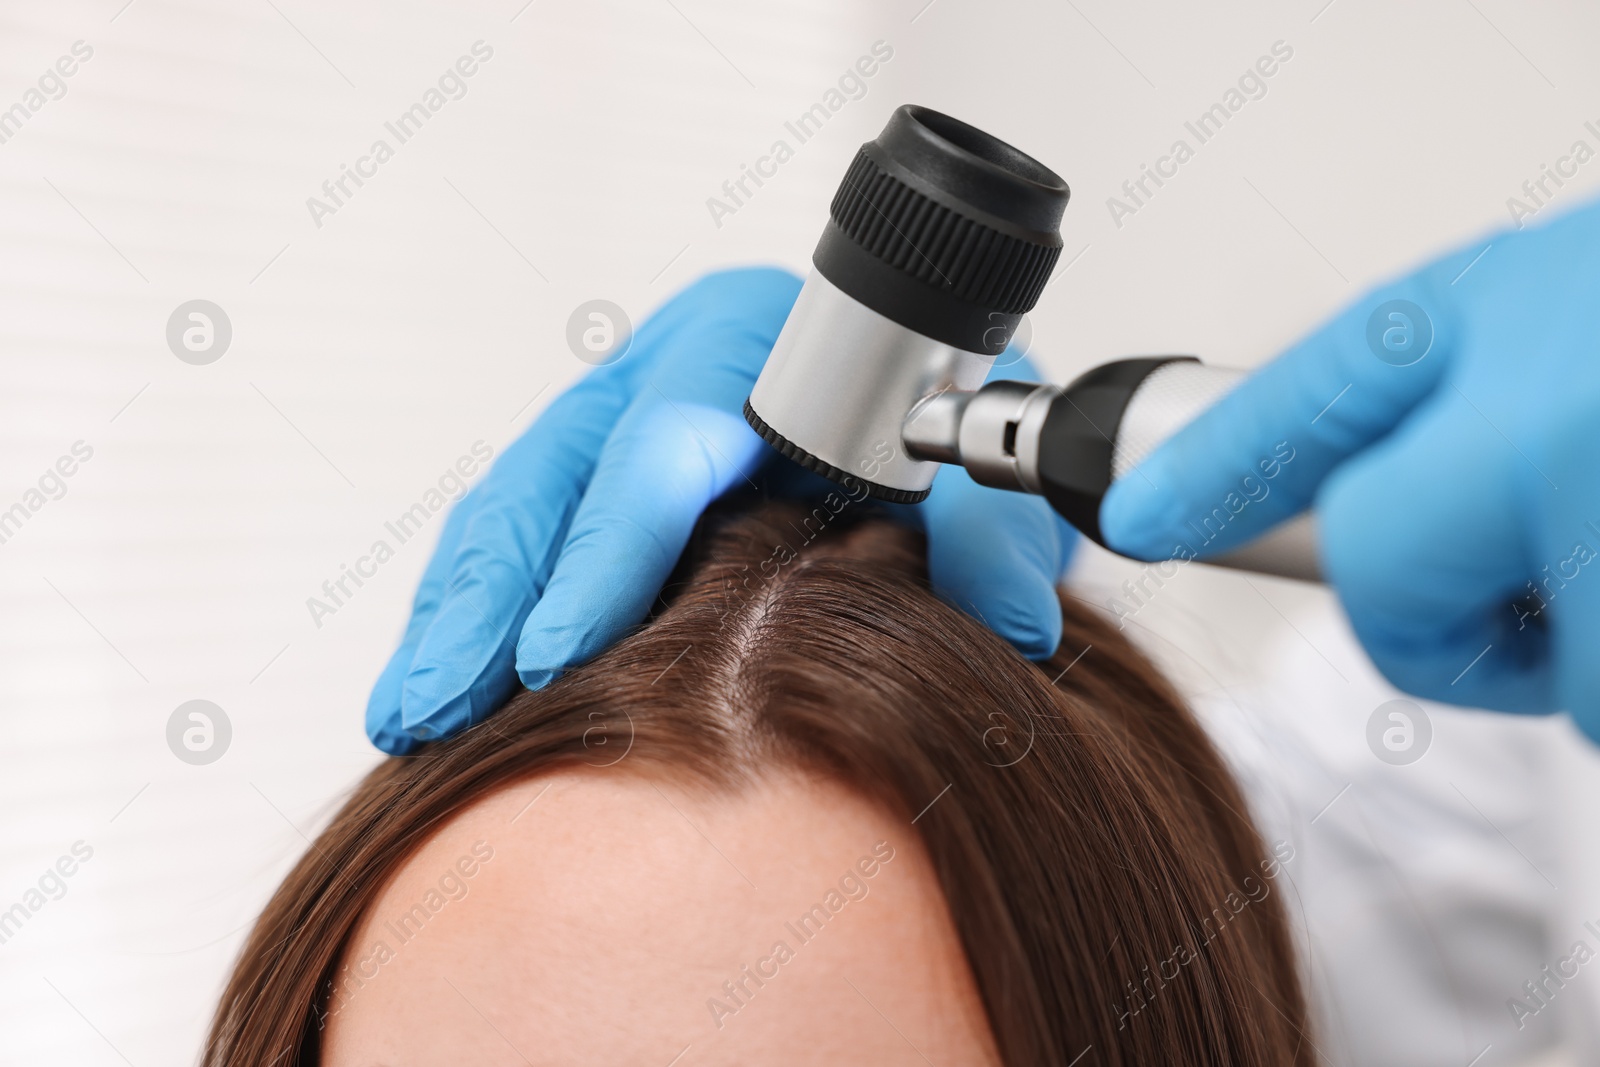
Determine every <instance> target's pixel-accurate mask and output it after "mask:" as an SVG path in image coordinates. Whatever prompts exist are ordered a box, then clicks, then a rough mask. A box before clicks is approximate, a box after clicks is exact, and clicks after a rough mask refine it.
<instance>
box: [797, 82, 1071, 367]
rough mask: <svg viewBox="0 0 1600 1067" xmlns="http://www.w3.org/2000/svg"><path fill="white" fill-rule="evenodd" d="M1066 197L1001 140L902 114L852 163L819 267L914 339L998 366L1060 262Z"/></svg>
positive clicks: (917, 110) (1059, 184)
mask: <svg viewBox="0 0 1600 1067" xmlns="http://www.w3.org/2000/svg"><path fill="white" fill-rule="evenodd" d="M1068 195H1069V191H1068V189H1067V183H1066V182H1064V181H1062V180H1061V178H1060V177H1058V176H1057V175H1056V174H1055V172H1054V171H1052V170H1050V169H1049V168H1048V167H1046V166H1044V165H1043V164H1042V163H1040V162H1038V161H1037V160H1035V159H1033V158H1032V157H1030V156H1028V155H1025V154H1024V153H1022V152H1019V151H1017V150H1016V149H1015V148H1012V147H1011V146H1010V145H1008V144H1006V143H1005V142H1004V141H1001V140H999V139H998V138H995V137H992V136H990V135H989V134H987V133H984V132H983V131H982V130H980V129H977V128H976V127H973V126H968V125H967V124H966V123H964V122H960V121H958V120H956V119H953V118H951V117H950V116H948V115H942V114H940V113H939V112H937V111H932V110H929V109H928V108H925V107H916V106H913V105H910V104H907V105H904V106H902V107H900V108H897V109H896V110H895V113H894V115H893V116H891V117H890V119H889V124H888V125H887V126H885V127H884V129H883V132H882V133H880V134H879V135H878V138H877V140H874V141H868V142H867V143H866V144H864V145H862V146H861V151H860V152H858V153H857V154H856V158H855V161H854V162H852V163H851V164H850V169H849V170H848V171H847V172H846V173H845V176H844V181H843V182H842V183H841V184H840V186H839V191H838V193H836V194H835V195H834V198H833V205H832V208H831V210H830V212H829V216H830V217H829V220H828V225H827V227H826V228H825V229H824V230H823V233H822V240H821V242H820V243H819V244H818V245H817V251H816V253H815V254H814V255H813V256H812V263H813V264H814V265H815V266H816V268H817V270H818V272H820V273H821V274H822V276H823V277H825V278H827V279H828V280H829V281H830V282H832V283H833V284H834V285H836V286H838V287H839V288H840V289H841V290H843V291H844V292H845V293H847V294H849V295H850V296H851V297H854V298H855V299H856V300H859V301H860V302H861V303H863V304H865V305H867V306H868V307H870V308H871V309H872V310H874V311H876V312H878V313H879V314H880V315H883V316H884V317H886V318H889V319H893V320H894V321H895V322H898V323H899V324H900V325H902V326H904V327H906V328H907V329H910V330H915V331H916V332H917V333H920V334H922V335H924V336H926V337H931V338H933V339H934V340H936V341H942V342H943V343H945V344H948V345H953V346H955V347H957V348H962V349H965V350H967V351H969V352H979V353H982V354H984V355H999V354H1000V353H1001V352H1002V351H1004V349H1005V347H1006V345H1007V344H1008V343H1009V342H1010V340H1011V335H1012V333H1013V331H1015V329H1016V327H1017V323H1018V322H1020V321H1021V319H1022V316H1023V314H1024V313H1025V312H1027V311H1028V310H1030V309H1031V308H1032V307H1033V305H1034V304H1035V303H1036V302H1037V301H1038V299H1039V293H1040V291H1041V290H1042V289H1043V288H1044V284H1045V282H1046V281H1048V280H1049V278H1050V272H1051V270H1052V269H1054V267H1055V264H1056V260H1057V259H1058V258H1059V257H1060V255H1061V232H1060V227H1061V213H1062V211H1063V210H1065V208H1066V206H1067V197H1068Z"/></svg>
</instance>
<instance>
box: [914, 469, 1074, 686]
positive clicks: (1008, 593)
mask: <svg viewBox="0 0 1600 1067" xmlns="http://www.w3.org/2000/svg"><path fill="white" fill-rule="evenodd" d="M917 508H918V510H920V511H921V513H922V515H923V521H924V524H925V528H926V529H927V534H928V576H929V578H930V579H931V580H932V582H933V587H934V589H935V590H936V591H937V592H938V593H939V594H940V595H941V596H942V597H944V598H945V599H946V600H948V601H949V602H950V603H952V604H954V605H955V606H956V607H958V608H960V609H961V610H962V611H965V612H966V613H967V614H968V615H971V616H973V617H974V618H976V619H978V620H979V621H981V622H983V623H985V624H986V625H987V626H988V627H989V628H990V629H991V630H993V631H994V632H995V633H997V634H999V635H1000V636H1001V637H1003V638H1005V639H1006V640H1007V641H1009V642H1011V644H1013V645H1015V646H1016V648H1017V650H1018V651H1019V652H1021V653H1022V654H1023V655H1024V656H1027V657H1028V658H1030V659H1044V658H1045V657H1047V656H1049V655H1051V654H1052V653H1054V652H1055V650H1056V646H1057V645H1059V644H1060V643H1061V603H1060V601H1059V600H1057V599H1056V583H1057V582H1059V581H1060V580H1061V574H1062V572H1063V571H1065V570H1066V566H1067V562H1068V560H1069V559H1070V558H1071V556H1072V549H1073V547H1074V546H1075V545H1076V543H1077V540H1078V534H1077V532H1076V531H1074V530H1073V529H1072V527H1071V526H1069V525H1068V524H1067V522H1066V520H1065V519H1063V518H1061V517H1060V516H1059V515H1057V514H1056V513H1055V511H1054V510H1052V509H1051V507H1050V505H1049V504H1047V503H1045V501H1044V498H1043V497H1038V496H1032V495H1029V494H1027V493H1012V492H1007V491H1006V490H1003V489H991V488H989V487H988V486H983V485H979V484H978V483H977V482H975V481H973V480H972V477H971V475H969V474H967V472H966V471H965V470H962V469H961V468H959V467H950V468H946V469H945V470H942V471H940V472H939V474H938V476H937V477H936V478H935V479H934V484H933V492H932V493H931V494H930V495H929V497H928V499H927V500H925V501H923V502H922V503H921V504H918V505H917Z"/></svg>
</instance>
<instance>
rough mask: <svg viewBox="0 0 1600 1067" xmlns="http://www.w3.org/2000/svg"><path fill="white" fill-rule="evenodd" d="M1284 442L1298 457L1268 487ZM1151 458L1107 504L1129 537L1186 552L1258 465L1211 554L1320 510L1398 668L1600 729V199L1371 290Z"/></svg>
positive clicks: (1357, 613)
mask: <svg viewBox="0 0 1600 1067" xmlns="http://www.w3.org/2000/svg"><path fill="white" fill-rule="evenodd" d="M1485 245H1490V248H1489V250H1488V252H1486V253H1485V252H1483V249H1484V247H1485ZM1480 254H1481V256H1482V258H1481V259H1477V260H1476V262H1474V260H1475V257H1478V256H1479V255H1480ZM1389 301H1409V302H1410V303H1411V304H1413V305H1415V306H1416V308H1420V309H1421V314H1419V313H1418V312H1417V310H1416V309H1415V308H1410V307H1406V306H1404V305H1389V304H1388V302H1389ZM1385 305H1387V306H1385ZM1395 316H1399V317H1395ZM1424 316H1425V318H1424ZM1428 320H1431V329H1432V341H1431V347H1430V346H1428V345H1427V344H1426V342H1427V333H1428ZM1377 353H1382V358H1380V356H1379V355H1378V354H1377ZM1412 360H1415V362H1411V361H1412ZM1406 363H1409V365H1405V366H1398V365H1396V364H1406ZM1279 442H1287V443H1288V448H1292V449H1293V454H1294V458H1293V459H1292V460H1291V461H1290V462H1289V463H1287V464H1284V465H1282V467H1281V470H1278V471H1276V472H1275V475H1276V476H1275V477H1274V478H1273V479H1272V480H1271V481H1262V479H1261V477H1260V475H1261V473H1262V471H1263V470H1264V469H1269V468H1258V466H1257V465H1258V463H1259V462H1260V461H1262V460H1263V459H1266V460H1269V461H1270V460H1271V458H1272V456H1273V451H1274V447H1275V446H1276V445H1277V444H1278V443H1279ZM1141 469H1142V470H1143V472H1144V475H1145V477H1137V476H1129V477H1124V478H1122V479H1121V480H1120V481H1118V482H1117V484H1116V485H1114V486H1113V487H1112V489H1111V491H1110V492H1109V493H1108V494H1107V496H1106V498H1105V501H1104V503H1103V504H1102V506H1101V509H1100V523H1101V528H1102V532H1103V534H1104V536H1105V538H1106V541H1107V543H1108V544H1109V545H1111V546H1113V547H1115V548H1116V549H1117V550H1118V551H1121V552H1126V553H1128V554H1130V555H1134V556H1137V557H1140V558H1145V559H1155V558H1166V557H1167V556H1168V555H1170V554H1172V553H1173V549H1174V546H1175V543H1176V542H1178V541H1189V542H1193V540H1194V534H1193V528H1192V527H1189V526H1188V521H1189V520H1191V519H1194V520H1198V519H1199V518H1200V517H1201V516H1205V515H1209V514H1211V513H1212V511H1213V509H1214V508H1216V507H1217V506H1218V505H1219V504H1221V503H1222V502H1223V500H1224V498H1225V497H1226V496H1227V495H1228V494H1229V492H1230V491H1234V492H1238V491H1239V490H1240V487H1241V484H1242V481H1243V479H1244V478H1245V477H1246V476H1248V475H1251V474H1255V475H1256V476H1257V484H1265V485H1266V486H1268V487H1269V495H1268V496H1266V497H1265V499H1263V500H1261V501H1260V502H1259V503H1250V504H1248V505H1246V506H1244V507H1243V509H1242V510H1241V511H1239V513H1238V515H1237V517H1236V518H1235V519H1233V520H1232V521H1231V522H1230V523H1229V524H1227V526H1226V527H1225V532H1224V533H1223V534H1222V536H1220V537H1218V538H1217V539H1216V541H1215V542H1213V543H1212V544H1211V545H1209V546H1207V549H1206V553H1210V552H1215V551H1220V550H1224V549H1227V548H1230V547H1233V546H1235V545H1238V544H1240V543H1242V542H1244V541H1246V540H1248V539H1249V538H1250V537H1252V536H1253V535H1255V534H1258V533H1260V532H1261V531H1263V530H1265V529H1267V528H1268V527H1269V526H1271V525H1273V524H1274V523H1275V522H1277V521H1278V520H1280V519H1283V518H1284V517H1286V516H1288V515H1291V514H1293V513H1295V512H1296V511H1299V510H1301V509H1303V508H1304V507H1305V506H1306V505H1308V504H1312V503H1314V504H1315V506H1316V512H1317V516H1318V524H1319V531H1320V544H1321V554H1322V565H1323V570H1324V573H1325V574H1326V576H1327V578H1328V580H1329V582H1330V583H1331V584H1332V586H1333V588H1334V589H1335V590H1336V591H1337V592H1338V594H1339V596H1340V598H1341V600H1342V601H1343V603H1344V607H1345V610H1346V611H1347V612H1348V613H1349V616H1350V621H1351V624H1352V625H1353V626H1354V628H1355V632H1356V634H1357V636H1358V637H1359V638H1360V639H1361V642H1362V644H1363V645H1365V646H1366V649H1367V652H1368V653H1369V654H1370V655H1371V656H1372V659H1373V661H1374V662H1375V663H1376V664H1377V666H1378V668H1379V669H1380V670H1381V671H1383V673H1384V674H1385V675H1386V676H1387V677H1388V678H1389V680H1390V681H1392V682H1393V683H1394V684H1395V685H1397V686H1399V687H1400V688H1401V689H1404V690H1406V691H1408V692H1411V693H1414V694H1416V695H1418V696H1422V697H1426V698H1429V699H1433V700H1441V701H1448V702H1450V703H1454V704H1465V705H1471V706H1475V707H1484V708H1495V709H1499V710H1503V711H1517V712H1548V711H1553V710H1556V709H1558V708H1566V709H1568V710H1570V711H1571V712H1572V715H1573V717H1574V718H1575V719H1576V721H1577V723H1578V725H1579V726H1580V727H1582V729H1583V730H1584V731H1585V732H1586V733H1587V734H1588V735H1589V736H1590V737H1591V738H1595V739H1597V740H1600V562H1596V558H1597V556H1600V204H1597V205H1591V206H1589V207H1586V208H1584V209H1583V210H1581V211H1579V212H1577V213H1575V214H1572V215H1570V216H1568V217H1566V218H1564V219H1561V220H1559V221H1557V222H1555V223H1553V224H1551V225H1549V226H1546V227H1543V228H1539V229H1530V230H1526V231H1522V232H1514V233H1508V234H1502V235H1500V236H1497V237H1494V238H1493V239H1492V241H1478V242H1476V243H1474V244H1472V245H1470V246H1468V247H1467V248H1465V249H1463V250H1462V251H1460V252H1457V253H1455V254H1453V255H1450V256H1446V257H1445V258H1444V259H1442V260H1439V261H1438V262H1436V263H1433V264H1431V265H1429V266H1427V267H1424V268H1423V269H1421V270H1419V271H1417V272H1416V273H1415V274H1413V275H1411V276H1410V277H1408V278H1405V279H1403V280H1401V281H1398V282H1396V283H1394V284H1392V285H1388V286H1385V287H1382V288H1380V289H1378V290H1377V291H1375V292H1373V293H1371V294H1370V295H1368V296H1367V297H1365V298H1364V299H1362V300H1359V301H1357V302H1356V303H1355V304H1354V305H1353V306H1351V307H1350V308H1349V309H1347V310H1346V311H1344V312H1343V313H1342V314H1340V315H1339V316H1338V317H1336V318H1335V319H1334V320H1333V321H1332V322H1330V323H1328V324H1327V325H1325V326H1324V327H1322V328H1321V329H1320V330H1318V331H1317V332H1315V333H1313V334H1312V335H1311V336H1310V337H1308V338H1306V339H1305V340H1303V341H1301V342H1299V343H1298V344H1296V345H1295V346H1294V347H1293V348H1291V349H1289V350H1288V351H1287V352H1285V353H1284V354H1283V355H1282V356H1280V357H1278V359H1276V360H1275V361H1274V362H1272V363H1270V364H1268V365H1267V366H1265V367H1263V368H1262V369H1261V370H1260V371H1259V372H1258V373H1256V374H1255V375H1253V376H1252V377H1250V378H1249V379H1247V380H1246V381H1245V382H1244V383H1242V384H1241V385H1240V386H1239V387H1238V388H1237V389H1236V390H1235V391H1234V392H1233V393H1231V394H1230V395H1228V396H1227V397H1225V398H1224V399H1223V400H1222V401H1221V402H1220V403H1218V404H1217V405H1216V407H1215V408H1214V409H1212V410H1210V411H1208V412H1206V413H1205V414H1203V415H1202V416H1200V417H1199V418H1198V419H1196V420H1195V421H1194V422H1193V423H1192V424H1190V425H1189V426H1187V427H1185V428H1184V429H1183V430H1182V431H1180V432H1179V433H1178V434H1176V435H1175V436H1174V437H1173V439H1172V440H1171V441H1169V442H1168V443H1166V444H1165V445H1163V446H1162V447H1161V448H1159V449H1157V450H1156V452H1155V453H1153V454H1152V455H1151V456H1150V457H1149V459H1147V460H1146V461H1145V463H1144V464H1142V466H1141ZM1256 491H1257V492H1259V489H1258V490H1256ZM1238 495H1239V496H1241V497H1242V496H1243V495H1244V494H1243V493H1242V492H1238ZM1230 510H1232V509H1231V508H1230ZM1529 594H1534V596H1531V597H1529ZM1522 597H1529V599H1528V600H1526V601H1525V602H1522V603H1519V602H1518V601H1519V598H1522ZM1480 657H1481V658H1480Z"/></svg>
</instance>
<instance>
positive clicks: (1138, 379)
mask: <svg viewBox="0 0 1600 1067" xmlns="http://www.w3.org/2000/svg"><path fill="white" fill-rule="evenodd" d="M1244 374H1245V372H1243V371H1239V370H1234V369H1232V368H1227V367H1214V366H1209V365H1207V364H1204V363H1201V362H1200V361H1199V360H1197V359H1194V358H1193V357H1190V356H1157V357H1151V358H1143V359H1125V360H1118V361H1116V362H1114V363H1108V364H1105V365H1104V366H1100V367H1096V368H1094V369H1093V370H1091V371H1089V372H1088V373H1086V374H1084V375H1083V376H1081V377H1080V378H1078V379H1077V380H1076V381H1074V382H1073V383H1072V384H1071V385H1068V386H1067V387H1066V388H1065V389H1063V390H1061V392H1060V394H1059V395H1058V396H1056V397H1055V398H1053V399H1052V401H1051V403H1050V409H1049V413H1048V414H1047V415H1046V416H1045V418H1044V420H1043V424H1042V425H1041V427H1040V430H1039V443H1038V453H1037V455H1038V468H1037V469H1038V475H1037V481H1038V487H1039V488H1038V491H1039V492H1041V493H1042V494H1043V495H1044V497H1045V499H1047V500H1049V501H1050V504H1051V506H1052V507H1054V508H1055V509H1056V511H1058V512H1060V513H1061V514H1062V515H1063V516H1064V517H1065V518H1066V519H1067V520H1068V521H1069V522H1071V523H1072V524H1073V525H1074V526H1076V527H1077V528H1078V529H1079V530H1081V531H1082V532H1083V533H1084V534H1085V535H1087V536H1089V537H1091V538H1093V539H1094V540H1095V541H1097V542H1101V536H1100V522H1099V513H1100V501H1101V498H1102V497H1103V496H1104V495H1105V492H1106V490H1107V489H1109V488H1110V487H1111V485H1112V483H1114V482H1115V481H1117V480H1118V479H1119V478H1123V477H1128V476H1131V477H1135V478H1137V477H1143V475H1141V474H1137V473H1133V471H1134V467H1136V466H1137V465H1138V464H1139V462H1140V461H1142V460H1143V459H1144V458H1145V457H1146V456H1148V455H1149V454H1150V453H1151V452H1153V451H1155V448H1156V446H1157V445H1159V444H1161V443H1162V442H1163V441H1165V440H1166V439H1167V438H1169V437H1171V436H1172V435H1173V434H1174V433H1176V432H1177V431H1178V430H1180V429H1182V428H1183V427H1184V426H1185V425H1187V424H1188V423H1189V422H1190V421H1191V420H1192V419H1194V417H1195V416H1196V415H1198V414H1200V412H1202V411H1204V410H1205V409H1206V408H1208V407H1210V406H1211V405H1212V404H1213V403H1215V402H1216V401H1217V400H1219V399H1220V398H1221V397H1222V395H1223V394H1224V393H1227V392H1228V391H1229V390H1231V389H1232V388H1233V387H1234V386H1235V385H1237V384H1238V383H1239V380H1240V379H1241V378H1243V377H1244ZM1294 446H1295V442H1293V441H1283V442H1278V443H1275V444H1274V446H1273V448H1272V450H1270V451H1269V452H1268V453H1267V454H1265V455H1263V456H1260V457H1259V458H1258V459H1256V460H1255V461H1254V462H1253V464H1252V466H1251V467H1250V468H1249V469H1248V470H1240V471H1239V478H1238V484H1237V485H1235V486H1234V487H1233V488H1232V489H1231V490H1230V491H1229V492H1228V493H1225V494H1223V495H1222V496H1221V497H1219V498H1218V499H1217V500H1216V501H1215V503H1214V506H1212V507H1210V508H1209V509H1207V510H1205V511H1202V512H1197V513H1196V514H1194V515H1192V516H1188V517H1187V520H1186V522H1185V524H1184V526H1185V537H1184V540H1183V541H1181V542H1175V543H1174V544H1173V548H1172V554H1173V557H1174V558H1193V557H1196V556H1202V555H1204V556H1205V559H1204V562H1206V563H1211V564H1216V565H1219V566H1224V567H1234V568H1237V569H1239V570H1248V571H1255V572H1257V573H1260V574H1274V575H1279V576H1281V577H1285V578H1298V579H1300V580H1302V581H1312V582H1317V581H1321V580H1322V571H1321V568H1320V566H1319V565H1318V561H1317V536H1316V520H1315V518H1314V517H1313V515H1312V513H1310V512H1304V513H1302V514H1300V515H1298V516H1296V517H1294V518H1292V519H1289V520H1288V521H1286V522H1283V523H1280V524H1278V525H1277V526H1275V527H1274V528H1272V529H1271V530H1269V531H1268V532H1267V533H1265V534H1264V535H1262V536H1261V537H1258V538H1256V539H1255V540H1253V541H1251V542H1250V543H1248V544H1246V545H1244V546H1242V547H1240V548H1237V549H1235V550H1233V551H1231V552H1228V553H1225V554H1221V555H1206V546H1207V545H1209V544H1210V543H1211V542H1212V541H1214V540H1216V539H1217V538H1218V537H1220V536H1221V535H1222V534H1223V533H1224V532H1225V531H1226V529H1227V527H1228V526H1229V525H1230V524H1231V523H1232V522H1234V521H1235V519H1236V518H1237V517H1238V516H1240V515H1242V514H1243V513H1244V512H1245V511H1246V510H1248V509H1249V508H1251V507H1253V506H1256V504H1258V503H1259V502H1260V501H1262V500H1264V499H1265V498H1266V497H1267V496H1268V495H1270V494H1271V493H1272V492H1273V490H1274V489H1275V488H1276V487H1275V486H1274V485H1273V481H1274V479H1276V478H1277V477H1278V476H1279V475H1280V474H1281V472H1282V470H1283V468H1284V466H1285V465H1287V464H1289V463H1292V462H1293V457H1294ZM1102 543H1103V542H1102Z"/></svg>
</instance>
